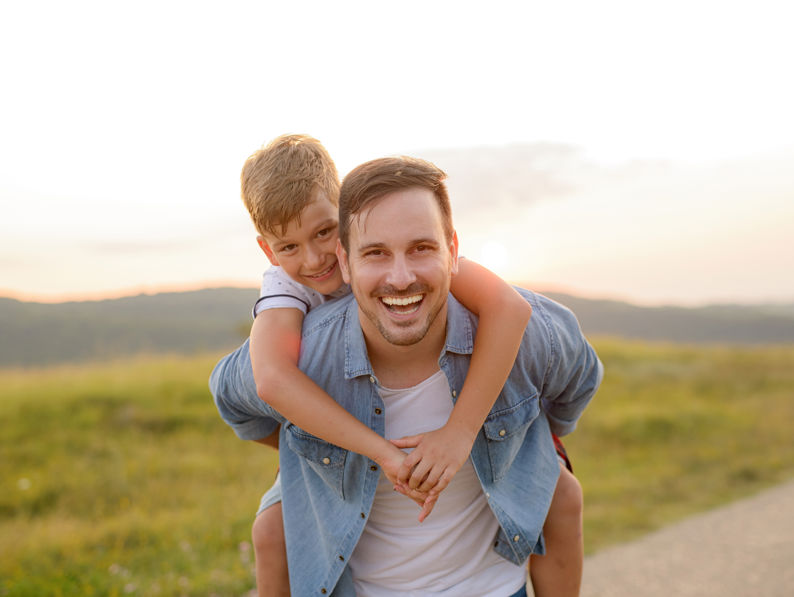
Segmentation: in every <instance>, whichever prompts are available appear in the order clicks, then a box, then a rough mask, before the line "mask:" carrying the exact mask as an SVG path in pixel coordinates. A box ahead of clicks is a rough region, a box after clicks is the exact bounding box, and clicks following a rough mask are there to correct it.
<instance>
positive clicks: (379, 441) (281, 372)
mask: <svg viewBox="0 0 794 597" xmlns="http://www.w3.org/2000/svg"><path fill="white" fill-rule="evenodd" d="M302 324H303V313H302V312H301V311H300V310H299V309H267V310H265V311H262V312H261V313H259V315H257V317H256V319H255V320H254V325H253V327H252V328H251V365H252V367H253V372H254V380H255V381H256V391H257V395H258V396H259V398H260V399H261V400H263V401H264V402H266V403H267V404H268V405H270V406H271V407H272V408H273V409H275V410H276V411H278V412H279V413H280V414H281V415H282V416H283V417H285V418H286V419H287V420H289V421H291V422H292V423H294V424H295V425H297V426H298V427H300V428H301V429H304V430H305V431H308V432H309V433H311V434H312V435H316V436H317V437H319V438H321V439H323V440H325V441H327V442H329V443H332V444H335V445H337V446H339V447H340V448H344V449H345V450H350V451H352V452H358V453H359V454H363V455H364V456H367V457H368V458H370V459H372V460H374V461H375V462H377V463H378V464H379V465H380V467H381V469H382V470H383V472H384V474H385V475H386V477H387V478H388V479H389V480H390V481H391V482H392V483H394V482H396V479H397V471H398V469H399V466H400V464H401V463H402V461H403V460H404V459H405V453H404V452H402V451H401V450H400V449H398V448H397V447H395V446H394V445H393V444H392V443H391V442H389V441H387V440H386V439H384V438H383V437H381V436H380V435H378V434H377V433H375V432H374V431H373V430H372V429H370V428H369V427H367V426H366V425H364V424H363V423H362V422H361V421H359V420H358V419H357V418H355V417H354V416H353V415H351V414H350V413H349V412H348V411H347V410H345V409H344V408H343V407H342V406H340V405H339V404H338V403H337V402H336V401H335V400H334V399H333V398H331V396H329V395H328V394H327V393H326V392H325V391H324V390H323V389H322V388H320V386H318V385H317V384H316V383H314V381H312V380H311V379H310V378H309V377H308V376H307V375H306V374H305V373H303V372H302V371H301V370H300V369H298V357H299V354H300V341H301V326H302ZM417 495H418V494H414V495H411V496H409V497H412V498H414V499H415V500H416V497H417ZM425 497H426V496H421V501H422V502H424V498H425ZM430 509H432V506H431V507H430ZM426 514H429V509H428V510H427V512H426ZM426 514H425V515H426Z"/></svg>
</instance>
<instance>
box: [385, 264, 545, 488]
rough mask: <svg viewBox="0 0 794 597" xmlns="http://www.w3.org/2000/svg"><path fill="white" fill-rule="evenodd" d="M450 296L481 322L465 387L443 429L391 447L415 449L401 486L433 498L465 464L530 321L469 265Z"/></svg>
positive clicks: (509, 291) (504, 289)
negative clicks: (403, 484) (404, 485)
mask: <svg viewBox="0 0 794 597" xmlns="http://www.w3.org/2000/svg"><path fill="white" fill-rule="evenodd" d="M451 290H452V294H453V295H454V296H455V298H456V299H458V300H459V301H460V302H461V303H462V304H463V305H464V306H465V307H466V308H467V309H469V310H470V311H472V312H474V313H475V314H478V315H479V318H480V322H479V325H478V326H477V336H476V338H475V341H474V353H473V354H472V357H471V364H470V366H469V372H468V374H467V376H466V381H465V383H464V384H463V388H462V389H461V392H460V396H459V397H458V400H457V402H456V403H455V407H454V408H453V410H452V414H451V415H450V417H449V421H447V423H446V425H444V426H443V427H442V428H441V429H437V430H435V431H432V432H430V433H424V434H421V435H417V436H413V437H408V438H401V439H400V440H394V441H393V443H395V445H396V446H398V447H401V448H409V447H413V446H416V449H415V450H414V451H413V452H411V454H409V455H408V457H407V458H406V459H405V460H404V461H403V464H402V466H401V467H400V471H399V473H398V477H399V479H400V481H401V482H404V483H407V484H408V486H409V487H411V488H418V489H419V490H421V491H429V492H430V494H431V495H436V494H437V493H439V492H440V491H442V490H443V489H444V488H445V487H446V486H447V485H448V484H449V482H450V481H451V480H452V477H454V476H455V473H457V472H458V470H459V469H460V467H461V466H462V465H463V463H464V462H465V461H466V458H468V456H469V452H471V446H472V444H473V443H474V439H475V438H476V437H477V433H478V432H479V430H480V428H481V427H482V424H483V422H484V421H485V417H487V416H488V413H489V412H490V410H491V408H492V407H493V404H494V402H495V401H496V398H497V397H498V396H499V393H500V392H501V391H502V386H504V384H505V381H507V377H508V375H509V373H510V370H511V369H512V368H513V363H514V361H515V359H516V355H517V354H518V349H519V346H520V345H521V338H522V337H523V335H524V330H525V328H526V326H527V323H528V322H529V318H530V316H531V315H532V308H531V307H530V306H529V303H527V301H526V299H524V298H523V297H522V296H521V295H520V294H518V292H516V291H515V290H514V289H513V288H512V287H511V286H510V285H508V284H507V283H505V282H504V281H503V280H502V279H501V278H500V277H498V276H497V275H495V274H493V273H492V272H490V271H489V270H487V269H486V268H484V267H482V266H479V265H477V264H476V263H473V262H472V261H470V260H468V259H462V260H461V261H460V266H459V271H458V274H457V275H456V276H454V277H453V278H452V287H451ZM414 467H415V468H414ZM412 469H413V473H412V472H411V471H412ZM409 477H410V480H409ZM423 479H424V481H423ZM431 489H432V491H431Z"/></svg>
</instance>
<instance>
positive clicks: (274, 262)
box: [256, 234, 278, 265]
mask: <svg viewBox="0 0 794 597" xmlns="http://www.w3.org/2000/svg"><path fill="white" fill-rule="evenodd" d="M256 242H257V244H258V245H259V248H260V249H262V250H263V251H264V252H265V255H267V259H268V261H270V265H278V259H276V256H275V255H274V254H273V249H271V248H270V245H269V244H267V241H266V240H265V237H264V236H262V235H261V234H260V235H259V236H257V237H256Z"/></svg>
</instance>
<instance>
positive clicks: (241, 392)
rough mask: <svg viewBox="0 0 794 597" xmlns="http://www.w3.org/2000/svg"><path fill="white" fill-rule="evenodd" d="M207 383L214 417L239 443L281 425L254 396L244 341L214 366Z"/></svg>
mask: <svg viewBox="0 0 794 597" xmlns="http://www.w3.org/2000/svg"><path fill="white" fill-rule="evenodd" d="M209 383H210V392H212V395H213V397H214V399H215V406H216V407H217V408H218V413H220V415H221V418H222V419H223V420H224V421H225V422H226V424H228V425H229V426H230V427H231V428H232V429H233V430H234V432H235V433H236V434H237V437H239V438H240V439H252V440H256V439H262V438H265V437H267V436H268V435H270V434H271V433H273V432H274V431H275V430H276V429H277V428H278V425H279V423H281V422H283V421H284V418H283V417H282V416H281V415H280V414H278V413H277V412H276V411H275V410H274V409H273V408H272V407H271V406H269V405H268V404H266V403H265V402H263V401H262V400H260V398H259V396H258V395H257V393H256V383H255V382H254V374H253V371H252V369H251V357H250V355H249V352H248V340H246V341H245V343H244V344H243V345H242V346H241V347H240V348H238V349H237V350H235V351H234V352H233V353H231V354H228V355H226V356H225V357H223V358H222V359H221V360H220V361H219V362H218V364H217V365H215V369H213V371H212V374H210V382H209Z"/></svg>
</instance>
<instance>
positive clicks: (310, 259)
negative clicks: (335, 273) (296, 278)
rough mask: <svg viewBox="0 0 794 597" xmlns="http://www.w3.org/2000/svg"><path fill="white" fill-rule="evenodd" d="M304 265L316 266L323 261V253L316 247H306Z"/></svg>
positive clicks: (320, 264)
mask: <svg viewBox="0 0 794 597" xmlns="http://www.w3.org/2000/svg"><path fill="white" fill-rule="evenodd" d="M305 262H306V267H307V268H310V269H313V268H318V267H320V266H322V265H323V263H324V262H325V253H324V252H323V251H320V250H319V249H318V248H317V247H314V246H311V245H310V246H309V247H308V248H307V249H306V259H305Z"/></svg>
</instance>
